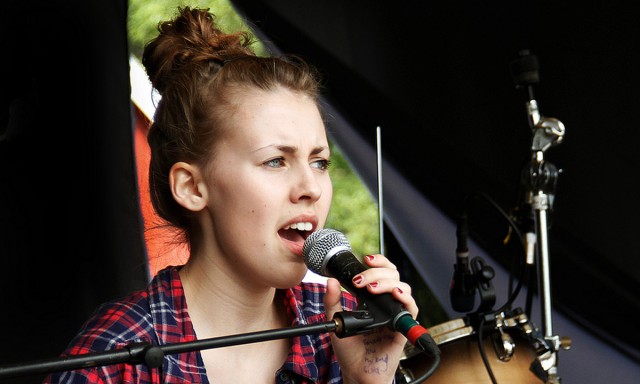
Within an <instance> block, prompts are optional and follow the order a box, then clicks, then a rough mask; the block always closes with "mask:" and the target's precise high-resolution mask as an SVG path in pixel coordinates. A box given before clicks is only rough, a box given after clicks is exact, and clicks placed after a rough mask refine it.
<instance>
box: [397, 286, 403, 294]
mask: <svg viewBox="0 0 640 384" xmlns="http://www.w3.org/2000/svg"><path fill="white" fill-rule="evenodd" d="M396 289H397V290H398V293H400V294H403V293H404V292H403V291H402V289H400V288H399V287H396Z"/></svg>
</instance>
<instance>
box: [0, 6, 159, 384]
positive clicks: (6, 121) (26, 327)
mask: <svg viewBox="0 0 640 384" xmlns="http://www.w3.org/2000/svg"><path fill="white" fill-rule="evenodd" d="M0 14H1V16H2V21H1V22H0V29H1V32H0V41H2V44H1V45H0V49H1V51H2V60H0V63H1V64H0V65H2V67H1V68H2V70H1V72H0V76H1V77H0V94H1V103H2V104H1V109H0V255H1V257H2V267H3V274H2V278H1V279H0V300H2V301H1V303H0V308H2V315H1V316H0V329H1V330H2V335H3V336H2V342H0V365H4V364H10V363H11V364H13V363H22V362H26V361H32V360H40V359H45V358H54V357H56V356H58V355H59V354H60V352H62V350H63V349H64V348H65V346H66V345H67V343H68V342H69V341H70V340H71V338H72V337H73V335H74V334H75V333H76V332H77V331H78V329H79V328H80V326H81V325H82V322H84V320H86V319H87V317H88V316H89V314H90V313H91V312H92V311H93V310H94V309H96V307H97V305H98V304H99V303H101V302H103V301H105V300H107V299H112V298H115V297H117V296H120V295H123V294H124V293H126V292H129V291H130V290H132V289H134V288H138V287H142V286H144V285H146V282H147V279H148V276H147V274H148V272H147V263H146V254H145V252H146V251H145V248H144V242H143V240H142V221H141V219H140V217H141V216H140V209H139V203H138V201H137V199H136V196H137V193H136V192H137V190H136V185H137V184H136V174H135V161H134V158H133V153H134V152H133V142H132V140H133V138H132V137H133V136H132V122H131V103H130V96H129V95H130V86H129V67H128V55H129V52H128V48H127V35H126V15H127V2H126V1H114V0H92V1H90V2H85V1H76V0H71V1H66V0H65V1H56V0H54V1H31V2H23V1H10V2H9V3H8V4H7V3H5V4H4V5H3V7H2V10H1V11H0ZM37 378H38V376H36V377H26V378H23V379H15V381H14V380H11V381H10V382H16V383H18V382H20V383H22V382H24V383H33V382H38V381H37Z"/></svg>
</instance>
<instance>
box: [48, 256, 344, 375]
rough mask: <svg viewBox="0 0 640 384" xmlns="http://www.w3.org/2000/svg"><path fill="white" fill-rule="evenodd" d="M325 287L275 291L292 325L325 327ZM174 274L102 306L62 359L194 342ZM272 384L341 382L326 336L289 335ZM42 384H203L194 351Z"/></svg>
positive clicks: (85, 371)
mask: <svg viewBox="0 0 640 384" xmlns="http://www.w3.org/2000/svg"><path fill="white" fill-rule="evenodd" d="M325 290H326V288H325V286H324V285H322V284H318V283H306V282H303V283H301V284H300V285H298V286H296V287H293V288H290V289H288V290H284V291H281V293H283V297H284V301H285V306H286V308H287V311H288V315H289V318H290V319H292V326H297V325H306V324H318V323H322V322H326V321H327V320H326V316H325V314H324V305H323V296H324V293H325ZM343 307H344V309H345V310H353V309H355V307H356V301H355V298H354V297H353V296H352V295H350V294H349V293H348V292H345V293H344V294H343ZM195 340H196V335H195V331H194V329H193V324H192V323H191V319H190V318H189V315H188V313H187V308H186V301H185V296H184V290H183V287H182V283H181V281H180V277H179V275H178V269H177V268H176V267H168V268H166V269H164V270H162V271H160V272H159V273H158V274H157V275H156V277H154V279H153V280H152V281H151V283H150V284H149V286H148V288H147V290H143V291H139V292H136V293H133V294H132V295H130V296H128V297H125V298H123V299H121V300H117V301H113V302H110V303H106V304H103V305H102V306H101V307H100V308H99V309H98V310H97V311H96V313H95V314H94V315H93V316H92V317H91V318H90V319H89V320H88V321H87V323H85V325H84V327H83V328H82V329H81V331H80V332H79V334H78V335H77V336H76V337H75V338H74V339H73V340H72V342H71V343H70V345H69V347H68V348H67V349H66V350H65V352H64V353H63V354H62V356H68V355H78V354H85V353H95V352H99V351H107V350H112V349H116V348H123V347H125V346H127V345H129V344H131V343H132V342H147V343H151V344H152V345H164V344H173V343H182V342H187V341H195ZM274 382H275V383H278V384H284V383H296V384H309V383H341V382H342V378H341V375H340V367H339V366H338V363H337V361H336V357H335V355H334V354H333V349H332V348H331V341H330V335H329V333H316V334H312V335H303V336H295V337H293V338H292V346H291V350H290V352H289V356H288V357H287V360H286V361H285V363H284V365H283V366H282V367H281V368H280V369H279V370H278V371H277V372H275V373H274ZM44 383H45V384H48V383H92V384H93V383H209V380H208V379H207V374H206V371H205V366H204V363H203V360H202V355H201V354H200V352H199V351H193V352H184V353H179V354H167V355H165V356H164V359H163V364H162V368H161V369H150V368H148V367H147V365H145V364H137V365H134V364H126V363H119V364H111V365H105V366H101V367H93V368H83V369H78V370H74V371H65V372H60V373H55V374H51V375H49V376H48V377H47V378H46V379H45V380H44Z"/></svg>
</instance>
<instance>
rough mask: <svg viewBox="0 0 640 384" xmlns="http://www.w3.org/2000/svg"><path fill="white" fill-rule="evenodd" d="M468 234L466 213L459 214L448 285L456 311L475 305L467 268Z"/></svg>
mask: <svg viewBox="0 0 640 384" xmlns="http://www.w3.org/2000/svg"><path fill="white" fill-rule="evenodd" d="M468 236H469V226H468V224H467V215H466V214H464V213H463V214H461V215H460V216H459V217H458V226H457V228H456V237H457V240H458V242H457V246H456V263H455V264H454V265H453V277H452V278H451V285H450V286H449V298H450V300H451V307H453V309H454V310H455V311H458V312H471V310H472V309H473V307H474V306H475V291H474V289H473V285H474V281H473V274H472V273H471V271H470V269H469V247H468V246H467V238H468Z"/></svg>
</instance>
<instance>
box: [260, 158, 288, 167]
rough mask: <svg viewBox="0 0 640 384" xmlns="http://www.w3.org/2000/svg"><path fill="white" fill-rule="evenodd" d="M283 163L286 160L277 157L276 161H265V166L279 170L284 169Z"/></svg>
mask: <svg viewBox="0 0 640 384" xmlns="http://www.w3.org/2000/svg"><path fill="white" fill-rule="evenodd" d="M283 162H284V158H282V157H277V158H275V159H271V160H267V161H265V162H264V165H266V166H268V167H273V168H279V167H282V165H283Z"/></svg>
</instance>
